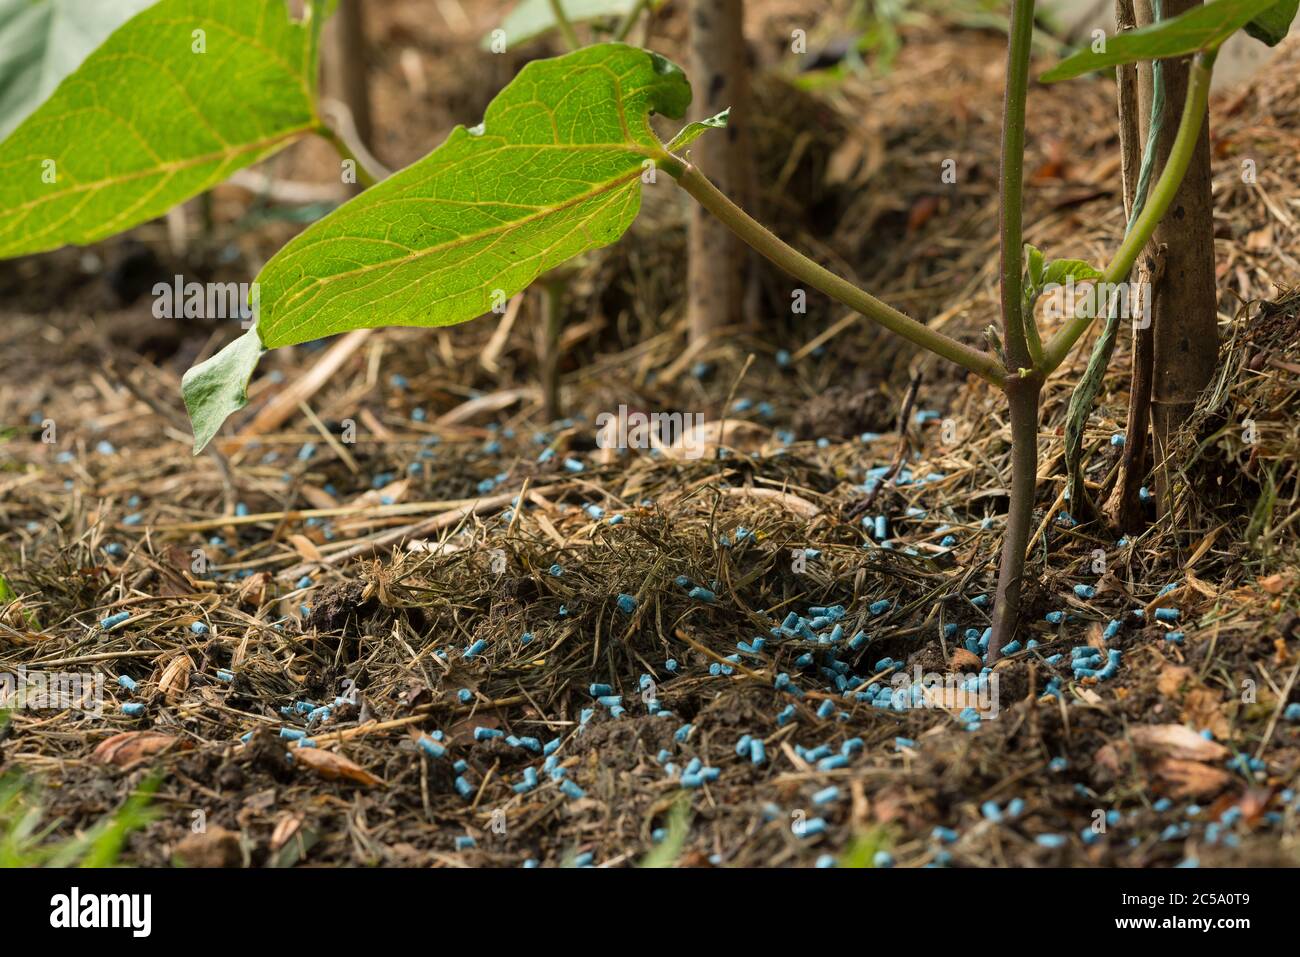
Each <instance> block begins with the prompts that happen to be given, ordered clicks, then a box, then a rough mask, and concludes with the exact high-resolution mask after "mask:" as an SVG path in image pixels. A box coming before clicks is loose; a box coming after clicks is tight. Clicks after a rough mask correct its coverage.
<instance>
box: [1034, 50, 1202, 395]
mask: <svg viewBox="0 0 1300 957" xmlns="http://www.w3.org/2000/svg"><path fill="white" fill-rule="evenodd" d="M1217 53H1218V50H1217V49H1214V50H1207V51H1203V52H1201V53H1199V54H1197V56H1196V59H1195V61H1193V63H1192V67H1191V71H1190V73H1189V76H1188V87H1187V100H1186V101H1185V102H1184V104H1183V116H1182V119H1181V120H1179V123H1178V133H1177V134H1176V135H1175V137H1174V145H1173V146H1172V147H1171V148H1170V150H1169V159H1168V160H1166V162H1165V168H1164V169H1163V170H1162V171H1161V172H1160V178H1159V179H1158V180H1156V184H1155V186H1153V187H1152V188H1151V195H1150V196H1149V197H1148V198H1147V204H1146V207H1145V208H1144V209H1143V210H1142V215H1140V216H1139V217H1138V219H1137V222H1135V223H1134V224H1133V228H1132V229H1130V230H1129V232H1128V235H1126V236H1125V237H1124V241H1123V242H1122V243H1120V247H1119V249H1117V250H1116V251H1115V256H1114V258H1112V259H1111V261H1110V265H1109V266H1107V267H1106V270H1105V272H1103V273H1102V276H1101V278H1100V279H1098V280H1097V284H1096V286H1094V289H1099V288H1101V287H1102V286H1103V285H1104V286H1105V287H1111V286H1114V285H1115V284H1117V283H1121V282H1124V281H1125V280H1126V279H1127V278H1128V276H1129V273H1130V271H1131V270H1132V269H1133V263H1134V262H1136V260H1137V257H1138V254H1139V253H1141V252H1142V249H1143V247H1144V246H1146V244H1147V240H1149V239H1150V238H1151V234H1152V233H1154V232H1155V231H1156V227H1157V226H1158V225H1160V220H1162V219H1164V216H1165V213H1167V212H1168V211H1169V207H1170V206H1171V205H1172V204H1173V201H1174V197H1175V196H1176V195H1178V188H1179V187H1180V186H1181V185H1182V182H1183V176H1184V174H1186V172H1187V167H1188V164H1190V163H1191V161H1192V154H1193V153H1195V151H1196V142H1197V140H1198V139H1199V138H1200V135H1201V122H1202V120H1203V119H1204V117H1205V112H1206V105H1207V103H1208V102H1209V96H1210V77H1211V75H1212V74H1213V72H1214V58H1215V55H1216V54H1217ZM1101 298H1103V297H1101V296H1089V297H1087V298H1086V299H1085V300H1084V304H1083V308H1082V310H1081V311H1080V313H1079V314H1076V315H1075V316H1073V317H1072V318H1071V319H1070V321H1069V322H1068V323H1066V325H1065V326H1064V327H1063V328H1062V329H1061V330H1060V331H1059V332H1058V333H1057V334H1056V335H1054V336H1053V337H1052V339H1051V341H1050V342H1048V344H1047V348H1046V350H1045V352H1044V355H1043V366H1042V369H1043V371H1044V373H1050V372H1051V371H1053V370H1054V369H1056V368H1057V367H1059V366H1060V364H1061V363H1062V362H1064V361H1065V357H1066V356H1067V355H1069V354H1070V349H1072V348H1073V347H1074V344H1075V343H1076V342H1078V341H1079V337H1080V336H1082V335H1083V334H1084V332H1086V331H1087V329H1088V327H1089V326H1090V325H1092V320H1093V319H1094V318H1096V315H1097V309H1096V306H1097V301H1098V300H1099V299H1101Z"/></svg>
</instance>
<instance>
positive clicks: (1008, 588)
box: [986, 0, 1043, 664]
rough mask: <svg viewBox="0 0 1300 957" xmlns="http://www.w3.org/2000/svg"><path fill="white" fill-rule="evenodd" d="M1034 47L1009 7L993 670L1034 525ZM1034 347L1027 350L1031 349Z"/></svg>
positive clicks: (1013, 616)
mask: <svg viewBox="0 0 1300 957" xmlns="http://www.w3.org/2000/svg"><path fill="white" fill-rule="evenodd" d="M1033 39H1034V0H1013V2H1012V5H1011V38H1010V41H1009V43H1008V45H1007V90H1006V98H1005V99H1004V100H1003V104H1002V170H1001V176H1000V180H1001V193H1000V197H999V207H1000V212H1001V223H1000V228H999V235H998V238H999V243H1000V255H1001V266H1002V282H1001V292H1002V338H1003V342H1004V348H1005V349H1006V363H1007V372H1008V375H1007V381H1006V383H1005V385H1004V386H1003V388H1004V390H1005V391H1006V394H1007V405H1008V407H1009V410H1010V414H1011V496H1010V499H1009V501H1008V503H1007V527H1006V530H1005V532H1004V533H1003V538H1002V562H1001V565H1000V566H999V568H998V590H997V594H996V596H995V597H994V599H993V634H992V636H991V637H990V638H989V648H988V654H987V656H986V660H987V662H988V663H989V664H993V663H994V662H995V661H997V660H998V658H999V657H1000V656H1001V654H1002V647H1003V646H1004V645H1006V644H1007V643H1008V642H1010V641H1011V640H1012V638H1013V637H1014V636H1015V632H1016V624H1017V622H1018V620H1019V618H1020V586H1021V582H1022V581H1023V580H1024V577H1025V549H1026V548H1027V547H1028V546H1029V526H1030V524H1031V523H1032V522H1033V517H1034V492H1035V490H1036V488H1037V485H1038V401H1039V395H1040V393H1041V391H1042V388H1043V380H1042V378H1041V377H1040V376H1037V375H1035V376H1024V377H1022V376H1020V375H1017V370H1019V369H1030V368H1035V367H1036V364H1037V362H1038V361H1040V360H1041V356H1042V343H1041V342H1040V341H1039V338H1038V327H1037V326H1034V328H1033V331H1032V333H1031V332H1030V331H1029V326H1030V325H1032V324H1033V322H1034V314H1033V311H1032V310H1030V309H1028V308H1026V303H1025V296H1024V290H1023V288H1022V284H1023V281H1024V280H1023V276H1024V272H1025V263H1024V256H1025V253H1024V241H1023V239H1024V236H1023V230H1024V226H1023V223H1022V216H1023V209H1024V179H1025V105H1026V102H1027V101H1028V99H1029V55H1030V52H1031V46H1032V44H1033ZM1031 345H1032V348H1031Z"/></svg>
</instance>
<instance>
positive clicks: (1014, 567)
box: [987, 378, 1043, 665]
mask: <svg viewBox="0 0 1300 957" xmlns="http://www.w3.org/2000/svg"><path fill="white" fill-rule="evenodd" d="M1042 388H1043V384H1042V382H1041V381H1040V380H1037V379H1014V378H1013V379H1011V380H1010V381H1008V383H1007V402H1008V405H1009V410H1010V413H1011V494H1010V503H1009V505H1008V506H1007V527H1006V530H1005V532H1004V534H1003V538H1002V561H1001V562H1000V563H999V565H998V590H997V594H996V595H995V596H994V599H993V634H992V635H991V636H990V637H989V650H988V658H987V664H989V665H992V664H993V663H994V662H996V661H997V660H998V658H1000V657H1001V656H1002V649H1003V648H1004V647H1005V646H1006V645H1008V644H1010V643H1011V641H1012V639H1014V638H1015V636H1016V625H1017V623H1018V622H1019V619H1020V590H1021V585H1022V584H1023V583H1024V579H1025V551H1026V549H1028V548H1029V530H1030V527H1031V526H1032V525H1033V521H1034V492H1035V490H1036V489H1037V486H1038V406H1039V401H1040V397H1041V394H1042Z"/></svg>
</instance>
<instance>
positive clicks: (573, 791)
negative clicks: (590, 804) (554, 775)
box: [560, 778, 587, 800]
mask: <svg viewBox="0 0 1300 957" xmlns="http://www.w3.org/2000/svg"><path fill="white" fill-rule="evenodd" d="M560 790H561V791H563V792H564V795H565V797H570V798H573V799H575V800H576V799H578V798H584V797H586V796H587V792H586V791H584V790H583V789H582V788H580V787H578V785H577V784H575V783H574V782H573V781H570V780H569V779H568V778H565V779H564V780H563V781H561V782H560Z"/></svg>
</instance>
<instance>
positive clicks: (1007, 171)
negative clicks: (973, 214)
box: [999, 0, 1037, 373]
mask: <svg viewBox="0 0 1300 957" xmlns="http://www.w3.org/2000/svg"><path fill="white" fill-rule="evenodd" d="M1033 39H1034V0H1013V2H1012V5H1011V41H1010V45H1009V46H1008V48H1007V89H1006V99H1005V101H1004V102H1003V107H1002V175H1001V177H1000V178H1001V198H1000V203H999V206H1000V208H1001V216H1002V223H1001V229H1000V246H1001V261H1002V283H1001V286H1002V338H1003V347H1004V348H1005V349H1006V352H1007V366H1008V369H1009V370H1010V371H1011V372H1013V373H1014V372H1015V371H1016V369H1027V368H1030V367H1032V366H1033V364H1034V360H1033V356H1032V355H1031V354H1030V351H1029V339H1030V337H1029V336H1028V335H1027V334H1026V332H1025V325H1026V323H1030V322H1033V321H1034V317H1033V314H1032V313H1027V311H1026V309H1025V299H1024V293H1023V291H1022V289H1021V283H1022V276H1023V275H1024V270H1025V264H1024V246H1023V227H1022V223H1021V213H1022V208H1023V205H1024V202H1023V194H1024V178H1025V101H1026V100H1027V99H1028V95H1029V54H1030V47H1031V45H1032V43H1033ZM1034 338H1037V331H1036V330H1035V335H1034Z"/></svg>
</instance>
